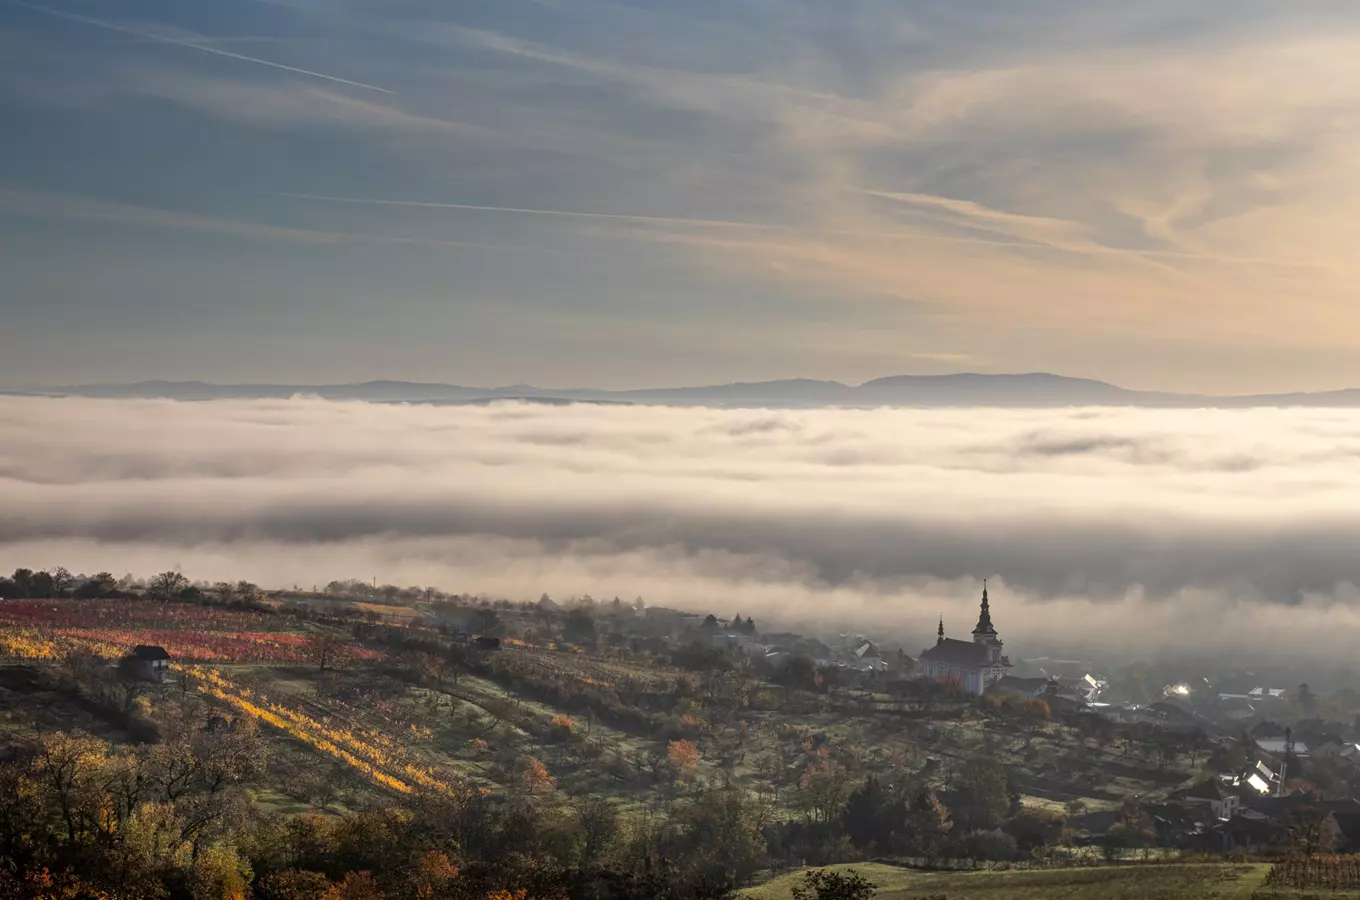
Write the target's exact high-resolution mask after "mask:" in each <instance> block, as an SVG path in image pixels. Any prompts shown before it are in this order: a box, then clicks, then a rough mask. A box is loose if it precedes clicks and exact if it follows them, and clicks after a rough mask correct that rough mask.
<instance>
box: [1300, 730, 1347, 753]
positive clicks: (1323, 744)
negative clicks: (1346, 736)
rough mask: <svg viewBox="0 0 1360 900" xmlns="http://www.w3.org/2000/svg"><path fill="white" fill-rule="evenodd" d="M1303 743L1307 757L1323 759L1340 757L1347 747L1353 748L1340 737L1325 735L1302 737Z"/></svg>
mask: <svg viewBox="0 0 1360 900" xmlns="http://www.w3.org/2000/svg"><path fill="white" fill-rule="evenodd" d="M1303 743H1304V744H1305V745H1307V747H1308V755H1309V756H1315V757H1321V758H1323V759H1331V758H1334V757H1337V756H1341V755H1342V754H1344V753H1345V752H1346V749H1347V747H1348V746H1354V745H1353V744H1347V742H1346V741H1344V740H1342V739H1341V736H1340V735H1337V734H1327V733H1320V734H1306V735H1304V736H1303ZM1296 744H1297V742H1296Z"/></svg>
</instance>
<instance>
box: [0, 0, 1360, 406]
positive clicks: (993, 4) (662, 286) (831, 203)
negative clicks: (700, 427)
mask: <svg viewBox="0 0 1360 900" xmlns="http://www.w3.org/2000/svg"><path fill="white" fill-rule="evenodd" d="M1186 6H1187V5H1186V4H1184V3H1173V2H1170V0H1151V2H1147V3H1141V4H1126V3H1117V2H1112V0H1032V2H1014V0H1010V2H1000V0H985V2H975V3H968V4H959V3H956V2H923V0H908V2H861V0H848V2H842V3H836V4H828V3H823V2H810V0H809V2H804V0H723V2H716V0H699V2H686V3H678V2H669V0H668V2H662V0H653V2H644V3H614V2H596V0H498V2H495V3H436V2H432V0H386V2H382V3H379V2H376V0H328V2H326V3H321V2H313V0H222V2H212V3H209V2H206V0H176V2H169V0H162V2H148V0H132V2H118V3H110V2H102V3H99V2H90V0H51V2H47V0H42V2H33V3H29V2H14V0H0V134H2V135H3V140H0V313H2V314H3V316H4V320H5V323H6V324H5V327H4V329H3V332H0V383H3V384H10V385H15V384H28V383H62V382H73V381H117V380H133V379H141V378H203V379H208V380H218V381H302V382H322V381H350V380H363V379H367V378H385V377H390V378H410V379H420V380H425V379H430V380H444V381H454V382H462V383H480V384H487V383H508V382H520V381H531V382H536V383H540V384H551V385H561V386H566V385H593V386H602V387H619V386H644V385H664V384H679V383H699V382H716V381H727V380H736V379H759V378H774V377H785V376H794V375H799V376H809V377H826V378H838V379H842V380H847V381H857V380H863V379H867V378H871V377H875V376H879V375H885V374H895V373H902V372H937V371H954V370H963V369H966V370H978V371H1027V370H1035V369H1043V370H1049V371H1059V372H1066V373H1071V374H1081V375H1090V376H1095V377H1102V378H1107V379H1110V380H1114V381H1118V382H1120V383H1123V384H1126V385H1129V386H1136V387H1149V388H1182V389H1196V390H1216V391H1254V390H1272V389H1281V390H1282V389H1294V388H1298V389H1305V388H1321V387H1333V386H1339V385H1343V384H1360V353H1357V352H1356V350H1357V349H1360V348H1357V344H1358V343H1360V327H1357V326H1360V305H1358V304H1357V302H1356V292H1355V285H1356V284H1357V283H1360V281H1358V280H1357V276H1358V275H1360V263H1357V262H1356V261H1355V260H1354V259H1353V257H1354V255H1355V254H1354V252H1353V247H1354V246H1356V245H1357V243H1358V242H1360V240H1358V239H1360V224H1358V222H1360V220H1357V219H1356V218H1355V216H1354V210H1355V209H1356V208H1357V200H1360V168H1358V167H1356V166H1355V163H1354V160H1355V158H1356V151H1357V150H1360V8H1357V7H1356V6H1355V4H1354V3H1352V2H1300V3H1294V4H1280V3H1266V2H1257V0H1246V2H1243V0H1237V2H1214V0H1211V2H1201V3H1196V4H1193V8H1191V9H1188V10H1187V9H1186V8H1185V7H1186Z"/></svg>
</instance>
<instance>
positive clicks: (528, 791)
mask: <svg viewBox="0 0 1360 900" xmlns="http://www.w3.org/2000/svg"><path fill="white" fill-rule="evenodd" d="M512 774H513V780H512V784H511V787H512V788H513V789H514V790H515V791H516V793H518V794H519V795H521V796H524V797H536V796H538V795H540V794H548V793H551V792H552V790H553V788H554V787H556V786H557V781H556V779H554V778H553V777H552V775H551V773H549V772H548V767H547V766H545V765H543V763H542V762H540V761H539V760H538V758H537V757H533V756H525V757H522V758H521V759H520V760H519V761H518V762H517V763H516V764H515V768H514V772H513V773H512Z"/></svg>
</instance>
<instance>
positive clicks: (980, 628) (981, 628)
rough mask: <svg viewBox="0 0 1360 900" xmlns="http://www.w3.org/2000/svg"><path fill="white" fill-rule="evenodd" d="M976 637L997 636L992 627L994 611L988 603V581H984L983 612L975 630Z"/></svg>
mask: <svg viewBox="0 0 1360 900" xmlns="http://www.w3.org/2000/svg"><path fill="white" fill-rule="evenodd" d="M973 634H974V635H980V634H996V629H995V628H993V627H992V610H991V607H990V606H989V605H988V603H987V579H985V578H984V579H983V580H982V611H981V612H980V613H979V614H978V623H977V627H976V628H974V629H973Z"/></svg>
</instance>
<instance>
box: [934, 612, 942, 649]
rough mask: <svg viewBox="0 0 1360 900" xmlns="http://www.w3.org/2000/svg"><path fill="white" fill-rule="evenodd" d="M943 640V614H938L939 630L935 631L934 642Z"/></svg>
mask: <svg viewBox="0 0 1360 900" xmlns="http://www.w3.org/2000/svg"><path fill="white" fill-rule="evenodd" d="M943 641H944V616H940V630H939V631H937V632H935V643H937V644H939V643H942V642H943Z"/></svg>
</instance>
